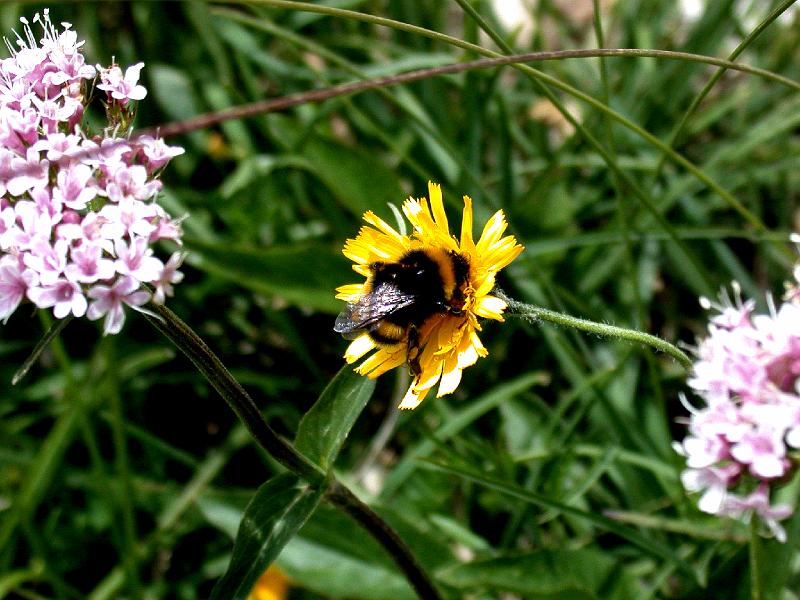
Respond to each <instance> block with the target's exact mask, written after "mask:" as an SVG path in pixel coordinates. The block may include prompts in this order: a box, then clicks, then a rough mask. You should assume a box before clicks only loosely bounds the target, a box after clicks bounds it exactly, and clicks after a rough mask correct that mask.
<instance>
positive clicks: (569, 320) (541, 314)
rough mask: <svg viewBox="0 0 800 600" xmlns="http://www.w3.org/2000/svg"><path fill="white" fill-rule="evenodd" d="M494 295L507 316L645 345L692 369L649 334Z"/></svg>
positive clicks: (683, 357)
mask: <svg viewBox="0 0 800 600" xmlns="http://www.w3.org/2000/svg"><path fill="white" fill-rule="evenodd" d="M494 293H495V295H496V296H498V297H500V298H502V299H503V300H505V302H507V303H508V308H509V310H508V311H507V312H506V314H507V315H517V316H520V317H523V318H527V319H531V320H533V321H549V322H550V323H555V324H557V325H565V326H567V327H572V328H574V329H580V330H582V331H588V332H589V333H594V334H596V335H605V336H609V337H615V338H619V339H623V340H629V341H631V342H637V343H639V344H646V345H648V346H651V347H652V348H655V349H656V350H660V351H661V352H664V353H665V354H668V355H670V356H671V357H672V358H674V359H675V360H677V361H678V362H679V363H681V366H683V367H684V368H685V369H687V370H691V368H692V360H691V359H690V358H689V357H688V356H686V354H684V353H683V352H681V351H680V350H679V349H678V348H677V347H675V346H673V345H672V344H670V343H669V342H667V341H666V340H662V339H661V338H659V337H656V336H654V335H650V334H649V333H642V332H641V331H636V330H635V329H625V328H624V327H617V326H616V325H606V324H604V323H596V322H595V321H588V320H587V319H579V318H577V317H572V316H570V315H565V314H564V313H559V312H556V311H554V310H548V309H546V308H541V307H539V306H533V305H531V304H525V303H524V302H517V301H516V300H512V299H511V298H509V297H507V296H506V295H505V294H503V293H502V292H498V291H497V290H495V292H494Z"/></svg>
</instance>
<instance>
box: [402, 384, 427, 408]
mask: <svg viewBox="0 0 800 600" xmlns="http://www.w3.org/2000/svg"><path fill="white" fill-rule="evenodd" d="M427 393H428V390H424V393H423V392H420V391H417V390H415V389H414V386H413V385H412V386H411V387H410V388H408V391H407V392H406V395H405V396H403V400H402V401H401V402H400V406H398V408H399V409H400V410H413V409H415V408H417V406H419V403H420V402H422V400H423V398H425V395H426V394H427Z"/></svg>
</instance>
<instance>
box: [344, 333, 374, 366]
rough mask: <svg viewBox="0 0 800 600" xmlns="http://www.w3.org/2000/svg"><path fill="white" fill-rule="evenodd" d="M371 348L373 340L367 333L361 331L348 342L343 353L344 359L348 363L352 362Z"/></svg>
mask: <svg viewBox="0 0 800 600" xmlns="http://www.w3.org/2000/svg"><path fill="white" fill-rule="evenodd" d="M373 348H375V342H373V341H372V339H371V338H370V337H369V335H368V334H366V333H362V334H361V335H360V336H358V337H357V338H356V339H354V340H353V341H352V342H350V345H349V346H348V347H347V350H346V351H345V353H344V359H345V360H346V361H347V363H348V364H350V363H354V362H356V361H357V360H358V359H359V358H361V357H362V356H364V355H365V354H366V353H367V352H369V351H370V350H372V349H373Z"/></svg>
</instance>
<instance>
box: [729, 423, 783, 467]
mask: <svg viewBox="0 0 800 600" xmlns="http://www.w3.org/2000/svg"><path fill="white" fill-rule="evenodd" d="M783 433H784V430H783V429H778V428H770V427H769V426H766V427H762V428H761V429H758V430H753V431H750V432H748V433H746V434H745V435H744V437H742V439H741V441H739V442H738V443H736V444H734V445H733V446H732V447H731V456H732V457H733V458H735V459H736V460H737V461H739V462H740V463H741V464H743V465H749V466H750V472H751V473H752V474H753V475H755V476H756V477H760V478H762V479H772V478H775V477H780V476H782V475H783V474H784V473H785V472H786V469H787V467H788V466H789V463H788V461H787V460H786V446H785V445H784V443H783Z"/></svg>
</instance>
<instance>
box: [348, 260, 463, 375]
mask: <svg viewBox="0 0 800 600" xmlns="http://www.w3.org/2000/svg"><path fill="white" fill-rule="evenodd" d="M369 270H370V275H369V277H368V279H367V284H366V289H367V292H366V293H365V294H364V295H363V296H362V297H361V298H359V299H358V300H357V301H356V302H355V303H353V304H348V305H347V307H346V308H345V309H344V310H343V311H342V312H341V313H340V314H339V316H338V317H337V318H336V323H335V325H334V326H333V329H334V331H336V332H337V333H341V334H342V335H343V336H344V337H345V338H347V339H354V338H356V337H358V336H359V335H361V334H362V333H364V332H366V333H367V334H368V335H369V337H370V338H371V339H372V341H373V342H375V343H376V344H378V345H379V346H392V345H395V344H406V346H407V350H406V356H407V361H408V366H409V369H410V370H411V374H412V375H414V376H416V375H419V374H420V373H421V371H422V369H421V367H420V365H419V353H420V347H419V329H420V328H421V327H422V326H423V325H424V324H425V322H426V321H427V320H428V319H429V318H431V317H432V316H434V315H440V314H451V315H461V314H463V311H464V303H465V300H464V292H465V287H466V284H467V281H468V279H469V262H468V261H467V258H466V257H464V256H463V255H461V254H459V253H458V252H455V251H453V250H443V249H441V248H433V247H423V248H420V249H416V250H411V251H409V252H407V253H406V254H405V255H403V256H402V257H401V258H400V260H398V261H397V262H374V263H372V264H371V265H370V266H369Z"/></svg>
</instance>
